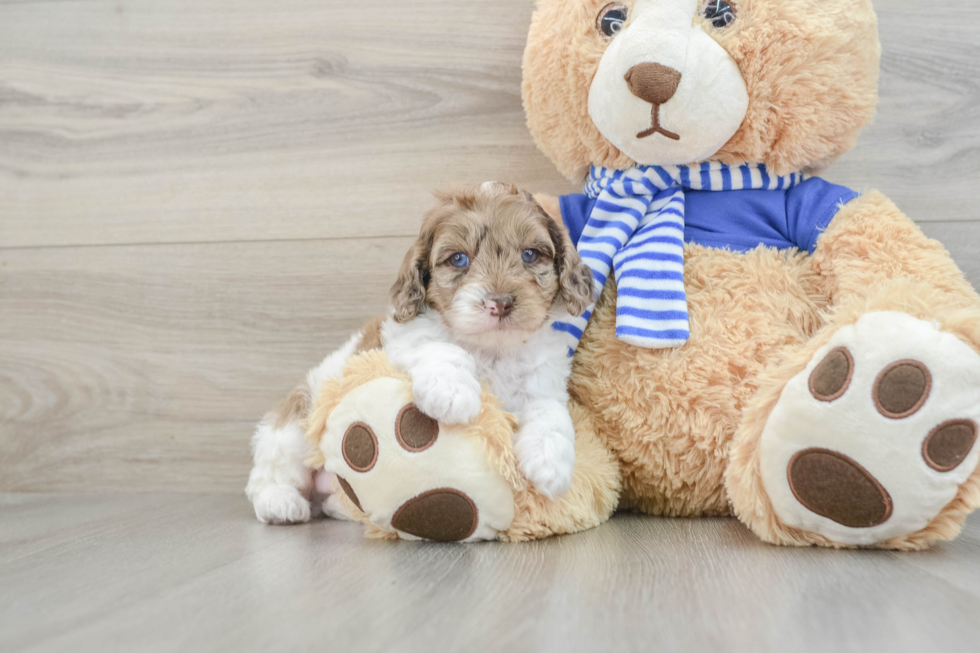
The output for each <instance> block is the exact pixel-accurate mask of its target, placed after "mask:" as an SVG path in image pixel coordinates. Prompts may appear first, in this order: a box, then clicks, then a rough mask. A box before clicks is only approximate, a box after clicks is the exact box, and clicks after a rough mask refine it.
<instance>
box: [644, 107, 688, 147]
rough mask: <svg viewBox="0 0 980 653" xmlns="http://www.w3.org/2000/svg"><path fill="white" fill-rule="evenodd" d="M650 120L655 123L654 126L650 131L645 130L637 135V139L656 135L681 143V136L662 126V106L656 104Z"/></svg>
mask: <svg viewBox="0 0 980 653" xmlns="http://www.w3.org/2000/svg"><path fill="white" fill-rule="evenodd" d="M650 119H651V121H652V122H653V126H652V127H650V128H649V129H644V130H643V131H641V132H640V133H639V134H637V135H636V137H637V138H646V137H647V136H653V135H654V134H660V135H661V136H666V137H667V138H669V139H671V140H672V141H679V140H681V137H680V135H679V134H675V133H674V132H672V131H667V130H666V129H664V128H663V127H662V126H661V125H660V105H659V104H654V105H653V109H652V110H651V112H650Z"/></svg>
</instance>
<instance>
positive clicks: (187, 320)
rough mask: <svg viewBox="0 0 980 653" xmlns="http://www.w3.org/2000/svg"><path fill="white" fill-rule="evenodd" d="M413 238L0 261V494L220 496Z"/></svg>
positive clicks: (26, 255) (109, 251) (378, 303)
mask: <svg viewBox="0 0 980 653" xmlns="http://www.w3.org/2000/svg"><path fill="white" fill-rule="evenodd" d="M410 243H411V239H406V238H377V239H370V240H336V241H302V242H286V243H283V242H274V243H262V242H258V243H230V244H205V245H166V246H152V247H145V246H136V247H82V248H67V249H64V248H53V249H30V250H16V249H15V250H6V251H0V315H3V316H4V317H3V320H0V460H2V461H3V464H2V469H3V473H2V474H0V488H2V490H6V491H44V490H53V489H58V490H64V491H70V490H72V489H78V488H112V487H126V488H136V489H140V488H142V489H150V488H171V489H173V488H179V487H183V488H185V489H188V490H195V489H197V490H200V489H212V490H213V489H215V488H222V489H223V490H225V491H229V492H239V491H241V489H242V487H244V485H243V484H244V479H245V478H246V477H247V474H248V467H249V460H250V457H249V451H248V440H249V438H250V436H251V432H252V430H253V427H254V423H255V421H256V420H257V419H258V418H259V417H261V415H262V413H264V412H265V411H266V410H268V409H270V408H272V407H274V406H275V405H276V404H277V403H278V400H279V398H280V396H281V395H282V394H284V393H285V392H286V391H288V390H289V389H290V388H291V387H293V386H294V385H295V384H296V383H297V382H298V381H299V380H300V379H301V378H302V376H303V375H304V374H305V372H306V370H307V369H308V368H310V367H312V366H313V365H315V364H316V363H317V362H318V361H319V360H320V359H321V358H322V357H323V356H324V355H326V354H327V353H328V352H329V351H330V350H331V349H333V348H335V347H336V346H339V345H340V344H341V343H342V342H343V341H344V340H345V339H346V338H347V337H348V336H349V335H350V334H351V333H353V332H354V331H356V330H358V329H359V328H360V327H361V326H362V325H363V324H364V323H365V322H367V320H368V319H370V318H371V317H373V316H375V315H378V314H380V313H383V312H384V311H385V310H386V305H387V291H388V287H389V286H390V285H391V282H392V280H393V279H394V277H395V273H396V269H397V265H398V263H399V262H400V261H401V257H402V256H403V254H404V252H405V251H406V250H407V249H408V246H409V244H410Z"/></svg>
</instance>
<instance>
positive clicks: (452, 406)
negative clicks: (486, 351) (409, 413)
mask: <svg viewBox="0 0 980 653" xmlns="http://www.w3.org/2000/svg"><path fill="white" fill-rule="evenodd" d="M412 359H413V360H412V361H410V364H408V365H406V366H405V371H406V372H408V375H409V376H411V377H412V394H414V395H415V404H416V405H417V406H418V407H419V410H421V411H422V412H423V413H425V414H426V415H428V416H429V417H431V418H433V419H437V420H439V421H440V422H443V423H445V424H466V423H468V422H471V421H472V420H473V418H475V417H476V416H477V414H478V413H479V412H480V407H481V405H482V402H481V399H480V392H481V389H480V382H479V381H478V380H477V378H476V361H474V360H473V357H472V356H470V354H469V353H467V352H466V351H465V350H464V349H462V348H461V347H458V346H456V345H451V344H448V343H429V344H427V345H423V346H421V347H419V348H418V349H416V350H415V351H414V353H413V356H412ZM396 365H397V363H396Z"/></svg>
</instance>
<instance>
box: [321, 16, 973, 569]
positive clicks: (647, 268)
mask: <svg viewBox="0 0 980 653" xmlns="http://www.w3.org/2000/svg"><path fill="white" fill-rule="evenodd" d="M879 56H880V45H879V41H878V37H877V24H876V18H875V14H874V10H873V7H872V4H871V2H870V0H629V1H625V2H608V0H539V1H538V4H537V7H536V10H535V12H534V15H533V18H532V22H531V27H530V31H529V35H528V40H527V47H526V50H525V54H524V62H523V98H524V107H525V111H526V116H527V123H528V127H529V129H530V131H531V134H532V135H533V137H534V139H535V141H536V143H537V145H538V147H539V148H540V149H541V151H542V152H544V153H545V154H546V155H547V156H548V157H549V158H550V159H551V160H552V161H553V162H554V164H555V165H556V166H557V168H558V169H559V170H560V171H561V172H562V173H563V174H564V175H565V176H567V177H568V178H569V179H571V180H573V181H575V182H576V183H582V184H584V189H583V193H581V194H572V195H567V196H563V197H560V198H554V197H549V196H545V195H537V196H536V199H537V200H538V202H539V203H540V204H541V205H542V207H543V208H544V210H546V211H547V212H548V213H549V214H551V215H552V216H553V217H555V218H556V219H557V218H561V220H562V221H563V222H564V224H565V225H566V226H567V227H568V229H569V232H570V233H571V235H572V237H573V240H574V241H575V242H576V243H577V248H578V250H579V253H580V254H581V255H582V257H583V259H584V260H585V261H586V262H587V263H588V264H589V266H590V267H591V268H592V270H593V274H594V277H595V280H596V284H597V288H601V294H600V295H599V297H598V300H597V302H596V303H595V305H594V306H592V307H590V309H589V310H588V311H586V313H585V314H583V315H582V316H579V317H570V318H569V319H567V320H563V321H560V322H557V323H556V324H555V325H554V328H556V329H558V330H560V331H562V332H563V333H564V334H565V335H566V336H567V338H568V350H569V355H570V356H573V369H572V376H571V379H570V385H569V390H570V396H571V398H572V399H571V403H570V406H569V409H570V412H571V414H572V416H573V419H574V422H575V425H576V438H577V440H576V456H577V459H576V469H575V476H574V479H573V483H572V488H571V490H569V492H568V493H567V495H564V496H560V497H557V498H556V499H555V500H554V501H550V500H548V499H546V498H545V497H543V496H541V495H539V494H537V493H536V492H535V490H534V488H533V486H532V485H529V484H528V483H527V481H525V480H523V479H522V478H521V476H520V474H519V472H518V471H517V468H516V467H515V465H514V460H513V452H512V450H511V445H510V440H509V436H510V433H511V432H512V429H513V426H514V425H513V420H512V418H510V417H509V416H507V415H506V413H503V412H502V411H501V410H500V408H499V405H497V403H496V402H495V400H494V399H493V397H491V396H488V395H487V396H485V397H484V407H483V411H482V412H481V414H480V417H479V418H478V419H477V420H476V421H475V422H474V423H473V424H470V425H464V426H456V427H447V426H445V425H440V424H437V423H434V422H433V423H429V422H426V420H427V419H428V418H425V417H424V416H419V415H415V413H413V412H412V401H411V388H410V384H409V383H408V382H407V380H406V379H405V378H404V377H403V376H400V375H399V373H398V372H397V371H396V370H394V369H392V368H391V367H390V364H388V363H387V362H386V360H385V359H384V355H383V353H382V352H381V351H380V350H377V351H374V352H368V353H365V354H362V355H360V356H358V357H355V358H354V359H352V360H351V361H350V363H349V365H348V368H347V371H346V372H345V375H344V378H343V379H341V380H337V381H332V382H327V383H325V384H324V387H323V389H322V391H321V396H320V398H319V399H318V401H317V408H316V410H315V411H314V413H313V415H312V416H311V419H310V420H309V432H308V438H309V439H310V441H311V443H312V444H313V445H314V448H315V451H316V454H315V460H313V461H312V463H313V464H315V465H320V464H323V465H325V467H326V469H327V470H328V471H330V472H332V473H334V474H336V477H337V478H336V481H335V483H336V485H335V489H336V490H337V491H338V493H339V494H341V495H342V496H343V501H342V503H343V505H344V509H345V512H346V513H347V514H348V516H350V517H353V518H355V519H360V520H361V521H363V522H365V523H366V524H368V525H369V534H372V535H375V536H381V537H421V538H426V539H433V540H457V541H459V540H463V541H466V540H475V539H502V540H514V541H517V540H526V539H533V538H538V537H545V536H549V535H553V534H560V533H571V532H575V531H577V530H582V529H584V528H590V527H593V526H597V525H599V524H601V523H602V522H603V521H605V520H606V519H608V518H609V516H610V515H611V514H612V512H613V511H614V510H616V509H619V510H633V511H638V512H642V513H645V514H648V515H661V516H684V517H697V516H733V517H735V518H737V519H738V520H740V521H741V522H742V523H743V524H744V525H745V526H746V527H747V528H749V529H750V530H752V531H753V532H754V533H755V534H756V535H757V536H758V537H759V538H761V539H762V540H764V541H766V542H770V543H775V544H783V545H801V546H805V545H818V546H826V547H835V548H856V547H876V548H887V549H898V550H913V549H922V548H925V547H927V546H929V545H930V544H931V543H933V542H936V541H940V540H949V539H952V538H954V537H955V536H956V535H957V534H958V532H959V530H960V528H961V527H962V524H963V521H964V520H965V518H966V516H967V515H968V514H969V513H970V512H971V511H973V510H974V509H975V508H976V507H977V506H978V505H980V470H978V460H980V446H978V445H977V439H978V438H977V435H978V422H980V353H978V348H980V296H978V295H977V293H976V292H975V291H974V289H973V288H972V287H971V285H970V284H969V282H968V281H967V280H966V279H965V277H964V275H963V274H962V273H961V271H960V270H959V269H958V268H957V266H956V265H955V263H954V262H953V261H952V259H951V257H950V255H949V254H948V252H947V251H946V250H945V249H944V248H943V246H942V245H941V244H940V243H938V242H936V241H934V240H930V239H928V238H926V237H925V236H924V235H923V233H922V232H921V231H920V230H919V228H918V227H917V226H916V225H915V224H914V223H913V222H912V221H911V220H910V219H909V218H907V217H906V216H905V215H903V214H902V213H901V211H900V210H899V209H898V208H897V207H896V206H895V205H894V204H893V203H892V202H890V201H889V200H888V199H887V198H886V197H884V196H883V195H881V194H880V193H877V192H865V193H858V192H855V191H853V190H851V189H848V188H846V187H843V186H837V185H834V184H830V183H828V182H826V181H824V180H822V179H821V178H820V177H819V176H816V175H817V174H818V173H819V171H820V170H821V169H822V168H825V167H826V166H827V165H829V164H830V163H831V162H833V161H834V160H835V159H836V158H837V157H839V156H840V155H841V154H843V153H844V152H846V151H847V150H848V149H850V148H851V147H852V146H853V145H854V143H855V142H856V139H857V137H858V134H859V132H860V131H861V129H862V128H863V127H864V126H866V125H867V124H869V122H870V121H871V120H872V118H873V115H874V111H875V106H876V102H877V84H878V61H879ZM406 411H407V412H406ZM416 412H417V411H416ZM406 414H413V415H414V417H413V418H412V419H411V420H410V422H411V423H412V424H416V426H417V425H418V424H425V427H424V428H423V431H424V432H425V434H424V435H416V436H414V437H415V440H418V441H420V442H421V441H424V442H423V443H428V444H429V446H428V447H427V448H425V449H418V448H417V447H416V448H414V449H413V447H412V446H408V447H406V445H405V444H404V442H402V440H404V439H405V438H404V437H402V436H399V434H398V433H399V430H400V429H401V426H400V424H401V422H402V421H404V420H403V417H404V415H406ZM430 422H431V420H430ZM367 423H370V424H373V425H374V426H372V427H371V429H372V435H371V436H370V438H367V439H369V440H371V443H370V446H367V447H366V448H367V450H369V451H370V452H373V453H371V455H370V456H367V455H366V454H365V455H366V456H367V458H371V459H372V460H374V459H376V460H377V463H376V464H377V465H378V466H380V465H381V459H382V457H384V458H385V460H386V462H385V463H384V464H385V465H386V468H385V470H384V471H383V472H381V473H377V474H374V475H373V476H372V475H371V473H370V472H368V473H366V474H365V473H364V472H359V471H358V468H357V467H356V466H352V465H351V464H350V460H348V458H349V455H348V453H347V449H348V448H351V449H352V450H358V447H357V446H355V445H352V444H350V443H349V442H348V441H350V442H354V440H356V439H357V438H355V437H354V436H352V435H351V434H352V433H358V432H357V430H356V429H355V428H354V427H355V426H357V425H358V424H361V425H363V424H367ZM378 433H381V435H380V436H379V435H378ZM362 435H363V434H362ZM372 438H373V439H372ZM361 439H362V440H363V439H364V437H361ZM410 439H411V438H410ZM439 447H442V448H441V449H440V448H439ZM361 448H362V449H363V448H365V447H364V446H362V447H361ZM389 452H390V453H389ZM382 454H387V455H386V456H382ZM427 455H428V457H426V456H427ZM345 456H347V458H345ZM355 497H358V498H355Z"/></svg>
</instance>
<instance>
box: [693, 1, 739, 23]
mask: <svg viewBox="0 0 980 653" xmlns="http://www.w3.org/2000/svg"><path fill="white" fill-rule="evenodd" d="M701 15H702V16H704V17H705V19H707V20H709V21H711V24H712V25H713V26H714V27H717V28H718V29H724V28H725V27H728V26H729V25H731V24H732V23H734V22H735V7H734V6H732V4H731V3H730V2H727V0H708V2H707V3H706V4H705V5H704V9H703V10H702V11H701Z"/></svg>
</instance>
